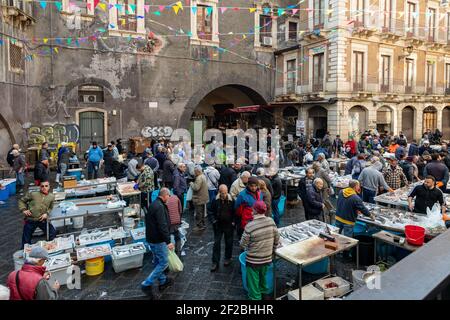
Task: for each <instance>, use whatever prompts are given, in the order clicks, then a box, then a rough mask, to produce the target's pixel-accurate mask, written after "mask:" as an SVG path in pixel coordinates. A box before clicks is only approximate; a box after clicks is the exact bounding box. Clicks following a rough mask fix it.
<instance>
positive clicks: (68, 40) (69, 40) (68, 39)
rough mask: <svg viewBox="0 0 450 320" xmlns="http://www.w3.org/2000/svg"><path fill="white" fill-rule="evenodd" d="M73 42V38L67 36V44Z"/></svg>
mask: <svg viewBox="0 0 450 320" xmlns="http://www.w3.org/2000/svg"><path fill="white" fill-rule="evenodd" d="M71 43H72V38H70V37H69V38H67V44H68V45H70V44H71Z"/></svg>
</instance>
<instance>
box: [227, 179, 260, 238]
mask: <svg viewBox="0 0 450 320" xmlns="http://www.w3.org/2000/svg"><path fill="white" fill-rule="evenodd" d="M256 201H263V197H262V194H261V192H260V191H259V189H258V178H256V177H250V178H249V179H248V183H247V187H246V188H245V189H244V190H243V191H242V192H241V193H239V195H238V196H237V198H236V202H235V203H234V208H235V210H236V216H237V217H238V218H239V219H240V228H239V229H238V236H239V237H240V236H241V234H242V232H243V231H244V229H245V226H246V225H247V223H248V222H249V221H251V220H253V210H252V207H253V205H254V204H255V202H256Z"/></svg>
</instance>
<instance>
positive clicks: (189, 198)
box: [186, 187, 194, 201]
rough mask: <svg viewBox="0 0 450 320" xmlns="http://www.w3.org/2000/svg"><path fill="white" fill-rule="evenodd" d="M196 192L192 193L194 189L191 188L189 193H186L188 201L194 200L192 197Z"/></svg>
mask: <svg viewBox="0 0 450 320" xmlns="http://www.w3.org/2000/svg"><path fill="white" fill-rule="evenodd" d="M193 193H194V191H192V188H191V187H189V189H188V191H187V193H186V201H191V200H192V195H193Z"/></svg>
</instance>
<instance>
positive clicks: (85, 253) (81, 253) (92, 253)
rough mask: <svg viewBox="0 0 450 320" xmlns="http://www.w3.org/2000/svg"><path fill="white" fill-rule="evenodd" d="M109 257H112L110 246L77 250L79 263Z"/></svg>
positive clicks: (102, 245) (103, 245) (104, 245)
mask: <svg viewBox="0 0 450 320" xmlns="http://www.w3.org/2000/svg"><path fill="white" fill-rule="evenodd" d="M109 255H111V246H110V245H109V244H101V245H97V246H92V247H83V248H77V260H78V261H83V260H89V259H94V258H99V257H104V256H109Z"/></svg>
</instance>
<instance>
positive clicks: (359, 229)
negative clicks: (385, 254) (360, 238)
mask: <svg viewBox="0 0 450 320" xmlns="http://www.w3.org/2000/svg"><path fill="white" fill-rule="evenodd" d="M367 229H368V228H367V224H365V223H364V222H361V221H356V222H355V226H354V227H353V235H360V234H367Z"/></svg>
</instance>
